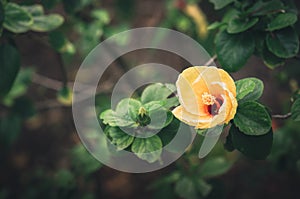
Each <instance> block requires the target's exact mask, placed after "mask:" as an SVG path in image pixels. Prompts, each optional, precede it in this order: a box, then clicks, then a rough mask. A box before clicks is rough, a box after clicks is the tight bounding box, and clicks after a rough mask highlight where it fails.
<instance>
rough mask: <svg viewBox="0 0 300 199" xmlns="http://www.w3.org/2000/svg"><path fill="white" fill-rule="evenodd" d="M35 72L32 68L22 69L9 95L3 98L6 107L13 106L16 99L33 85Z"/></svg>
mask: <svg viewBox="0 0 300 199" xmlns="http://www.w3.org/2000/svg"><path fill="white" fill-rule="evenodd" d="M32 73H33V70H32V69H31V68H26V69H21V70H20V72H19V73H18V75H17V77H16V79H15V81H14V83H13V85H12V88H11V89H10V91H9V93H8V94H7V95H5V97H4V98H3V103H4V104H5V105H6V106H11V105H12V104H13V101H14V99H15V98H17V97H20V96H21V95H24V94H25V93H26V91H27V89H28V86H29V84H30V83H31V77H32Z"/></svg>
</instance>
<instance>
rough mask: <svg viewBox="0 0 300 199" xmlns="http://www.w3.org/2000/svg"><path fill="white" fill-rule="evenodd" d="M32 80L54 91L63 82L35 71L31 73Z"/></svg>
mask: <svg viewBox="0 0 300 199" xmlns="http://www.w3.org/2000/svg"><path fill="white" fill-rule="evenodd" d="M32 82H33V83H36V84H39V85H41V86H43V87H46V88H48V89H52V90H55V91H58V90H59V89H60V88H61V87H62V85H63V82H61V81H58V80H55V79H51V78H49V77H45V76H42V75H39V74H37V73H34V74H33V77H32Z"/></svg>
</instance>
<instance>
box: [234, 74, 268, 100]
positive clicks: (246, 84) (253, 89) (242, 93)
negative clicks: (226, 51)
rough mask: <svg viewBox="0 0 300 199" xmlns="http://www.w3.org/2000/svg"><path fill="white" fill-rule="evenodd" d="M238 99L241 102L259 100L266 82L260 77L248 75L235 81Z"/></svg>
mask: <svg viewBox="0 0 300 199" xmlns="http://www.w3.org/2000/svg"><path fill="white" fill-rule="evenodd" d="M235 85H236V99H237V100H238V102H239V103H242V102H245V101H255V100H258V99H259V98H260V97H261V95H262V93H263V90H264V84H263V82H262V81H261V80H260V79H257V78H254V77H248V78H244V79H240V80H238V81H236V82H235Z"/></svg>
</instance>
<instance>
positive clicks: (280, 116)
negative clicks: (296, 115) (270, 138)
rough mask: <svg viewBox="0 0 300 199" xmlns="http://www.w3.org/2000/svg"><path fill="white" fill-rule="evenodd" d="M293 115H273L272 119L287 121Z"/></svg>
mask: <svg viewBox="0 0 300 199" xmlns="http://www.w3.org/2000/svg"><path fill="white" fill-rule="evenodd" d="M291 115H292V113H291V112H289V113H287V114H284V115H272V118H274V119H287V118H289V117H291Z"/></svg>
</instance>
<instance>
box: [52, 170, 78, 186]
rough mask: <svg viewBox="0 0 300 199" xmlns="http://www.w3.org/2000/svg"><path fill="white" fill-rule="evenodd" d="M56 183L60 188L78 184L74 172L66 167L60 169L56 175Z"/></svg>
mask: <svg viewBox="0 0 300 199" xmlns="http://www.w3.org/2000/svg"><path fill="white" fill-rule="evenodd" d="M54 180H55V185H57V186H58V187H60V188H63V189H68V188H73V187H74V186H75V185H76V180H75V176H74V174H73V173H72V172H71V171H69V170H66V169H60V170H58V172H57V173H56V174H55V177H54Z"/></svg>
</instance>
